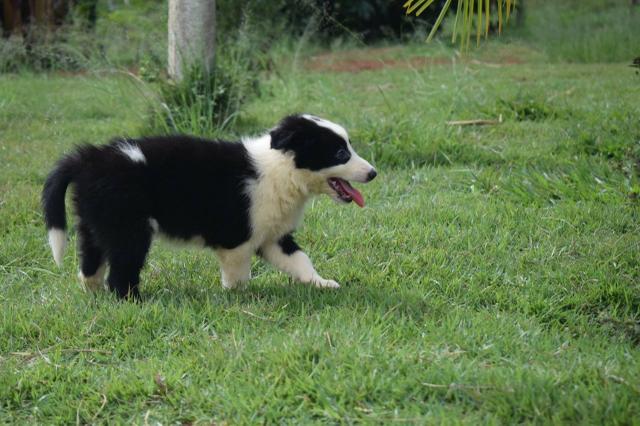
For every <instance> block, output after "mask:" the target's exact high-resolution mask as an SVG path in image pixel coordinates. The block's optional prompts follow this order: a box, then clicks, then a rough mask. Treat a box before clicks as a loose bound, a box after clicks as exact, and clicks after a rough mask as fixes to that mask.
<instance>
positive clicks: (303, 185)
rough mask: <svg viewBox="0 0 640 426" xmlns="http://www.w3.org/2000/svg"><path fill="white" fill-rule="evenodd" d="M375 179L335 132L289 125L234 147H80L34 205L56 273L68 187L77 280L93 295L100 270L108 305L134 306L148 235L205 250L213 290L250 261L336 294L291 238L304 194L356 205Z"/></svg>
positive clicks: (177, 142) (170, 139)
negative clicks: (362, 186) (359, 185)
mask: <svg viewBox="0 0 640 426" xmlns="http://www.w3.org/2000/svg"><path fill="white" fill-rule="evenodd" d="M375 176H376V170H375V169H374V168H373V167H372V166H371V164H369V163H368V162H367V161H365V160H364V159H362V158H361V157H359V156H358V154H356V152H355V151H354V150H353V148H352V147H351V145H350V143H349V137H348V135H347V132H346V131H345V129H344V128H343V127H341V126H339V125H338V124H335V123H332V122H330V121H327V120H324V119H321V118H318V117H315V116H312V115H307V114H304V115H291V116H288V117H286V118H284V119H283V120H282V121H281V122H280V123H279V124H278V125H277V126H276V127H275V128H274V129H272V130H271V131H270V132H269V133H267V134H265V135H263V136H260V137H257V138H251V139H244V140H242V141H241V142H235V143H233V142H224V141H210V140H204V139H198V138H195V137H190V136H166V137H149V138H141V139H135V140H134V139H118V140H114V141H112V142H111V143H110V144H108V145H104V146H92V145H85V146H81V147H79V148H78V149H77V150H76V151H75V152H73V153H72V154H70V155H68V156H66V157H64V158H62V159H61V160H60V161H59V162H58V163H57V165H56V167H55V168H54V170H53V171H52V172H51V174H50V175H49V176H48V178H47V180H46V183H45V186H44V190H43V193H42V202H43V208H44V219H45V222H46V225H47V229H48V233H49V244H50V246H51V250H52V252H53V258H54V260H55V262H56V263H57V264H58V265H60V264H61V263H62V257H63V254H64V250H65V246H66V232H65V229H66V218H65V204H64V203H65V201H64V199H65V192H66V190H67V186H69V185H70V184H73V186H74V205H75V212H76V214H77V222H78V223H77V231H78V240H79V250H80V254H81V261H80V273H79V276H80V279H81V280H82V282H83V284H84V285H85V287H86V288H87V289H89V290H92V291H95V290H97V289H99V288H101V287H103V281H104V275H105V271H106V268H107V265H108V267H109V276H108V278H107V283H108V286H109V288H110V289H111V290H113V291H115V292H116V293H117V294H118V296H120V297H134V298H138V297H139V291H138V283H139V281H140V277H139V276H140V270H141V269H142V267H143V265H144V262H145V258H146V256H147V252H148V251H149V247H150V245H151V241H152V238H153V236H154V234H160V235H164V236H166V237H169V238H171V239H173V240H176V239H177V240H183V241H187V242H192V243H196V244H200V245H204V246H206V247H210V248H212V249H213V250H214V251H215V253H216V255H217V257H218V259H219V260H220V267H221V270H222V285H223V286H224V287H225V288H234V287H236V286H237V285H238V284H240V283H243V282H245V281H247V280H249V279H250V278H251V270H250V265H251V257H252V256H253V255H254V254H255V253H257V254H259V255H260V256H262V257H263V258H264V259H266V260H267V261H268V262H270V263H272V264H273V265H275V266H276V267H277V268H279V269H280V270H282V271H284V272H286V273H288V274H290V275H291V276H292V277H293V278H295V279H296V280H298V281H301V282H304V283H311V284H313V285H315V286H317V287H332V288H337V287H339V285H338V283H337V282H335V281H333V280H327V279H324V278H322V277H321V276H320V275H319V274H318V273H317V272H316V270H315V269H314V267H313V265H312V264H311V261H310V260H309V257H307V255H306V254H305V253H304V252H303V251H302V250H301V249H300V247H299V246H298V245H297V244H296V243H295V241H294V240H293V236H292V234H293V231H294V230H295V229H296V227H297V226H298V225H299V223H300V221H301V219H302V213H303V210H304V206H305V203H306V202H307V201H308V200H309V198H310V197H312V196H314V195H316V194H328V195H329V196H330V197H332V198H333V199H334V200H336V201H338V202H341V203H349V202H351V201H354V202H355V203H356V204H358V205H359V206H360V207H362V206H364V199H363V197H362V195H361V194H360V192H359V191H358V190H357V189H355V188H354V187H353V186H351V184H350V183H349V181H356V182H369V181H370V180H372V179H373V178H374V177H375Z"/></svg>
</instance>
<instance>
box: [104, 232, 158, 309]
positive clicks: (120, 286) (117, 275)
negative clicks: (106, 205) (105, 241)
mask: <svg viewBox="0 0 640 426" xmlns="http://www.w3.org/2000/svg"><path fill="white" fill-rule="evenodd" d="M150 246H151V229H150V227H149V226H148V223H146V222H143V223H141V224H140V226H138V227H135V228H134V227H129V228H127V229H121V230H119V232H118V236H117V238H116V239H112V241H111V244H110V247H109V278H108V279H107V282H108V283H109V288H110V289H111V290H113V291H115V292H116V294H117V295H118V297H120V298H133V299H136V300H137V299H139V298H140V291H139V290H138V284H139V283H140V271H141V270H142V267H143V266H144V261H145V259H146V257H147V253H148V252H149V247H150Z"/></svg>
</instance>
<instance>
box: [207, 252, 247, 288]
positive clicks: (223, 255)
mask: <svg viewBox="0 0 640 426" xmlns="http://www.w3.org/2000/svg"><path fill="white" fill-rule="evenodd" d="M216 255H217V256H218V259H219V260H220V269H221V272H222V287H224V288H226V289H228V290H229V289H233V288H236V287H238V285H240V284H243V283H245V282H247V281H249V280H250V279H251V256H253V250H252V249H251V248H250V247H249V246H248V244H243V245H241V246H239V247H236V248H234V249H231V250H227V249H218V250H216Z"/></svg>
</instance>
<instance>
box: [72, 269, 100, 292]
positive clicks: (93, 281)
mask: <svg viewBox="0 0 640 426" xmlns="http://www.w3.org/2000/svg"><path fill="white" fill-rule="evenodd" d="M78 278H80V282H81V283H82V286H83V287H84V290H85V291H88V292H89V293H95V292H98V291H100V290H103V289H104V278H103V277H102V276H101V275H99V274H96V275H93V276H91V277H85V276H84V275H83V274H82V272H78Z"/></svg>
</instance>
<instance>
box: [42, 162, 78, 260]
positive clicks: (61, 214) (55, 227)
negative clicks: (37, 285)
mask: <svg viewBox="0 0 640 426" xmlns="http://www.w3.org/2000/svg"><path fill="white" fill-rule="evenodd" d="M76 162H77V161H76V158H75V156H68V157H65V158H63V159H62V160H60V161H59V162H58V164H56V167H55V168H54V169H53V170H52V171H51V173H50V174H49V176H48V177H47V180H46V182H45V184H44V189H43V190H42V208H43V210H44V221H45V224H46V225H47V231H48V233H49V245H50V246H51V252H52V253H53V260H55V262H56V264H57V265H58V266H60V265H62V256H63V255H64V250H65V249H66V247H67V232H66V229H67V217H66V213H65V206H64V196H65V193H66V192H67V187H68V186H69V184H70V183H71V181H72V180H73V176H74V169H75V165H76Z"/></svg>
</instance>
